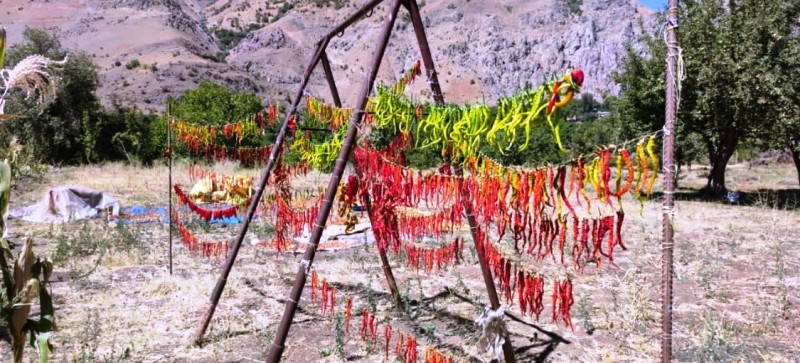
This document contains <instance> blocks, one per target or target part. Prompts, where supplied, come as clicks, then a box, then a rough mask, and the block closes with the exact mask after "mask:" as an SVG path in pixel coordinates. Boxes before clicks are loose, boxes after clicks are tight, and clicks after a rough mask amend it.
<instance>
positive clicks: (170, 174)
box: [167, 103, 173, 275]
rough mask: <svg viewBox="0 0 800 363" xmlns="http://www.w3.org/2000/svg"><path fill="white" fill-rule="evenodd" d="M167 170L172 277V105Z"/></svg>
mask: <svg viewBox="0 0 800 363" xmlns="http://www.w3.org/2000/svg"><path fill="white" fill-rule="evenodd" d="M167 170H168V173H169V182H168V183H169V185H168V186H167V189H168V191H169V212H168V214H167V218H169V219H168V220H169V252H167V259H169V274H170V275H172V217H173V214H172V105H171V104H170V103H168V104H167Z"/></svg>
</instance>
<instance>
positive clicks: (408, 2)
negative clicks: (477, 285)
mask: <svg viewBox="0 0 800 363" xmlns="http://www.w3.org/2000/svg"><path fill="white" fill-rule="evenodd" d="M404 5H405V6H406V7H407V8H408V11H409V12H410V13H411V23H412V24H413V26H414V33H416V35H417V42H418V43H419V49H420V52H421V53H422V62H423V64H424V65H425V70H426V71H427V73H428V81H429V82H430V84H431V90H433V98H434V100H435V101H436V103H437V104H440V105H441V104H444V96H443V95H442V90H441V88H440V86H439V77H438V76H437V74H436V68H435V66H434V63H433V57H432V55H431V50H430V47H429V46H428V38H427V36H426V35H425V28H424V25H423V23H422V17H421V16H420V13H419V7H418V6H417V2H416V1H415V0H405V1H404ZM453 171H454V173H455V175H456V177H457V178H458V189H459V192H460V193H461V203H462V204H463V206H464V212H465V214H466V215H467V223H468V224H469V231H470V234H471V235H472V240H473V242H474V243H475V249H476V251H477V252H478V261H479V262H480V265H481V273H482V274H483V282H484V284H485V285H486V293H487V295H489V303H490V304H491V306H492V309H493V310H497V309H498V308H500V299H499V298H498V296H497V289H496V288H495V285H494V280H493V278H492V271H491V270H490V269H489V265H488V264H487V263H486V258H485V256H484V254H483V250H482V246H480V244H479V243H478V242H479V239H478V221H477V220H475V215H474V213H473V209H472V204H471V202H470V200H469V198H468V196H469V195H468V194H469V193H468V192H467V190H466V188H464V173H463V170H462V168H461V166H460V165H455V166H454V168H453ZM503 358H504V359H505V362H506V363H514V362H516V357H515V356H514V348H513V347H512V346H511V341H510V339H506V340H505V342H504V343H503Z"/></svg>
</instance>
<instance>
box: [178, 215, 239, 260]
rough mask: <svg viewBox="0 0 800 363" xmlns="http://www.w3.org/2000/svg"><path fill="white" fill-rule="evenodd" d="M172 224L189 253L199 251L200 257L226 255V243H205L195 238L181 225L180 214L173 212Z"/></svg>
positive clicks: (225, 241)
mask: <svg viewBox="0 0 800 363" xmlns="http://www.w3.org/2000/svg"><path fill="white" fill-rule="evenodd" d="M172 219H173V224H174V226H175V228H176V229H177V230H178V234H180V236H181V240H182V241H183V244H184V245H185V246H186V248H188V249H189V251H190V252H195V251H199V252H200V255H201V256H202V257H219V256H225V255H227V254H228V241H227V240H224V241H206V240H201V239H199V238H197V237H195V236H194V235H193V234H192V233H191V232H190V231H189V229H188V228H187V227H186V225H184V224H183V222H181V221H182V219H181V216H180V213H178V211H177V210H175V211H173V215H172Z"/></svg>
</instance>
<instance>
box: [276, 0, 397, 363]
mask: <svg viewBox="0 0 800 363" xmlns="http://www.w3.org/2000/svg"><path fill="white" fill-rule="evenodd" d="M400 1H401V0H394V3H393V5H392V7H391V9H390V11H389V14H388V17H387V19H386V20H385V23H384V26H383V31H382V33H381V36H380V38H379V41H378V47H377V49H376V50H375V53H374V54H373V59H372V63H371V65H370V68H369V74H368V75H367V79H366V80H365V81H364V87H363V89H362V90H361V93H360V94H359V97H360V98H359V99H358V103H357V104H356V107H355V109H354V112H353V116H352V117H351V118H350V125H349V126H348V128H347V135H346V136H345V139H344V141H343V143H342V149H341V151H340V152H339V156H338V158H337V159H336V164H335V165H334V168H333V174H332V175H331V179H330V182H328V189H327V190H326V191H325V198H324V199H323V201H322V205H321V206H320V209H319V214H317V219H316V221H315V222H314V229H313V231H312V232H311V237H310V238H309V240H308V247H307V248H306V251H305V253H304V254H303V258H302V260H301V261H300V265H299V266H298V268H297V276H296V277H295V280H294V286H292V290H291V292H290V293H289V297H288V299H286V309H285V310H284V313H283V317H282V318H281V323H280V325H279V326H278V330H277V333H276V334H275V339H274V340H273V341H272V347H271V348H270V350H269V354H268V355H267V362H279V361H280V360H281V356H283V350H284V349H285V346H284V344H285V343H286V337H287V335H289V328H291V326H292V320H294V314H295V312H296V310H297V304H298V301H300V296H301V294H302V293H303V288H304V287H305V284H306V278H307V275H308V271H309V270H310V269H311V266H312V264H313V263H314V255H315V254H316V252H317V245H318V244H319V240H320V238H322V231H323V230H324V229H325V225H326V224H327V221H328V216H329V215H330V211H331V207H332V206H333V201H334V199H335V198H336V192H337V190H338V189H339V188H338V187H339V183H340V182H341V179H342V175H343V174H344V169H345V166H346V164H347V160H348V159H349V158H350V153H351V152H352V149H353V146H354V145H355V142H356V137H357V136H358V125H359V123H360V122H361V119H362V118H363V117H364V113H365V108H366V107H367V101H368V98H369V94H370V91H371V90H372V84H373V83H374V82H375V78H376V77H377V75H378V68H379V67H380V65H381V61H382V60H383V55H384V53H385V52H386V46H387V45H388V43H389V35H391V33H392V27H393V26H394V22H395V19H396V18H397V12H398V10H399V9H400Z"/></svg>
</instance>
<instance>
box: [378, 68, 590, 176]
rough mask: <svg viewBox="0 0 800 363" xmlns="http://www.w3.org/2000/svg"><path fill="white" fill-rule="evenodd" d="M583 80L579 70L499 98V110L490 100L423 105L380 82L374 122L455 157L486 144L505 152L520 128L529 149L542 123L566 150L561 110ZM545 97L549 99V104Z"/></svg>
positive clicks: (466, 155) (459, 158)
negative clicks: (409, 134)
mask: <svg viewBox="0 0 800 363" xmlns="http://www.w3.org/2000/svg"><path fill="white" fill-rule="evenodd" d="M582 84H583V71H581V70H580V69H577V70H574V71H572V72H570V73H568V74H566V75H564V77H563V78H562V79H561V80H558V81H552V82H549V83H546V84H544V85H542V86H540V87H539V88H537V89H535V90H528V91H524V92H521V93H519V94H517V95H515V96H512V97H506V98H502V99H500V100H499V101H498V103H497V107H496V110H495V111H494V114H492V110H491V108H490V107H489V106H488V105H465V106H454V105H429V104H424V105H423V104H420V103H416V102H414V101H413V100H411V99H408V98H406V97H404V96H402V95H401V94H398V93H397V92H394V90H393V89H391V88H388V87H377V93H376V97H375V99H374V101H373V103H372V104H373V107H372V108H371V111H372V117H371V118H370V119H369V122H371V123H372V125H373V126H375V127H377V128H379V129H389V130H396V131H405V132H413V133H414V135H415V139H416V147H418V148H421V149H424V148H428V147H435V148H438V149H440V150H441V151H442V155H443V156H445V155H447V156H451V157H452V158H453V159H454V160H455V161H462V162H463V161H464V160H467V159H468V158H470V157H472V156H475V155H476V153H477V152H478V150H480V148H481V146H482V145H484V144H485V145H489V146H491V147H493V148H495V149H496V150H498V151H499V152H501V153H504V152H506V151H508V150H511V148H512V147H513V146H515V145H514V143H515V142H516V134H517V132H520V131H522V132H524V133H525V141H524V142H523V143H522V144H521V145H519V146H518V147H517V149H518V150H525V149H526V148H527V147H528V144H529V142H530V136H531V130H532V129H533V128H538V127H543V126H549V127H550V129H551V131H552V133H553V136H554V139H555V142H556V144H557V145H558V146H559V148H560V149H561V150H563V151H565V150H564V147H563V145H562V143H561V136H560V127H561V124H562V123H563V117H561V115H560V114H559V112H558V110H559V109H560V108H561V107H564V106H566V104H567V103H569V101H570V100H571V99H572V95H574V93H576V92H580V86H581V85H582ZM545 98H546V99H549V100H550V102H548V103H546V104H545Z"/></svg>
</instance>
